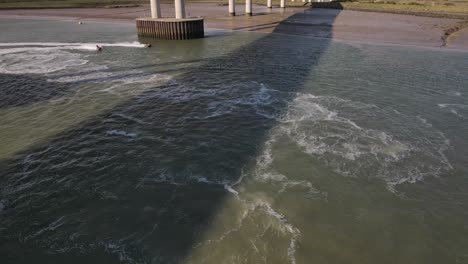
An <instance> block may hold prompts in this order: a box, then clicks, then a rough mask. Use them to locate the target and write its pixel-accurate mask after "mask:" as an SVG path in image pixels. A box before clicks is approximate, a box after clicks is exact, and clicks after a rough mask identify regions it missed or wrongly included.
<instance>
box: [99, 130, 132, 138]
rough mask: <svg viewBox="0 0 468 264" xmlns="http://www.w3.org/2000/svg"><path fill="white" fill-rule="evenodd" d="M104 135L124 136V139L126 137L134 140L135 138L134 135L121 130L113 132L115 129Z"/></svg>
mask: <svg viewBox="0 0 468 264" xmlns="http://www.w3.org/2000/svg"><path fill="white" fill-rule="evenodd" d="M106 134H107V135H109V136H124V137H128V138H136V137H137V134H136V133H132V132H127V131H123V130H115V129H113V130H108V131H106Z"/></svg>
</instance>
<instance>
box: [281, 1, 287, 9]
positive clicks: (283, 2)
mask: <svg viewBox="0 0 468 264" xmlns="http://www.w3.org/2000/svg"><path fill="white" fill-rule="evenodd" d="M280 7H281V8H285V7H286V0H281V1H280Z"/></svg>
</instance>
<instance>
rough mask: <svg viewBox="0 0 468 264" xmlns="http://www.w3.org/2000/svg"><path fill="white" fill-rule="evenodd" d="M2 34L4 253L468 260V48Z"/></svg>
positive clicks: (51, 27) (88, 257) (64, 32)
mask: <svg viewBox="0 0 468 264" xmlns="http://www.w3.org/2000/svg"><path fill="white" fill-rule="evenodd" d="M46 29H47V30H46ZM0 31H1V32H2V34H1V36H0V43H1V44H0V87H1V89H0V95H1V100H0V121H1V122H0V145H1V147H0V260H1V263H31V262H34V263H65V262H66V263H468V194H467V191H466V190H467V188H468V178H467V177H466V175H467V173H468V163H467V160H468V140H467V139H468V138H467V136H466V135H467V134H468V99H467V98H468V97H467V96H468V86H467V85H468V76H467V75H466V71H467V69H468V53H463V52H457V51H447V50H443V49H422V48H417V47H396V46H378V45H365V44H356V43H340V42H330V41H327V40H323V39H313V38H305V37H294V36H287V35H282V34H272V35H264V34H256V33H226V32H222V31H210V32H209V37H208V38H206V39H203V40H193V41H185V42H170V41H157V42H156V43H154V44H153V48H151V49H146V48H143V45H141V44H140V43H138V42H136V40H137V38H136V36H135V29H134V27H133V25H127V24H106V23H92V22H89V23H86V24H85V25H77V24H76V22H63V21H62V22H53V21H24V20H6V19H2V20H1V23H0ZM277 32H281V26H280V27H279V28H278V29H277ZM95 44H102V45H103V46H104V50H103V52H101V53H98V52H96V51H95V50H94V46H95Z"/></svg>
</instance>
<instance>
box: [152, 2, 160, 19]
mask: <svg viewBox="0 0 468 264" xmlns="http://www.w3.org/2000/svg"><path fill="white" fill-rule="evenodd" d="M150 4H151V18H161V4H160V0H151V1H150Z"/></svg>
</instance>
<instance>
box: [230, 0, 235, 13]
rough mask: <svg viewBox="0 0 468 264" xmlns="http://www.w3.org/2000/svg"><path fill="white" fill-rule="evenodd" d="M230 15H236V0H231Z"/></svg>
mask: <svg viewBox="0 0 468 264" xmlns="http://www.w3.org/2000/svg"><path fill="white" fill-rule="evenodd" d="M229 15H230V16H235V15H236V0H229Z"/></svg>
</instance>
